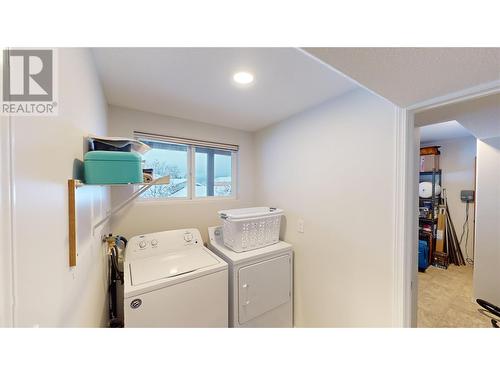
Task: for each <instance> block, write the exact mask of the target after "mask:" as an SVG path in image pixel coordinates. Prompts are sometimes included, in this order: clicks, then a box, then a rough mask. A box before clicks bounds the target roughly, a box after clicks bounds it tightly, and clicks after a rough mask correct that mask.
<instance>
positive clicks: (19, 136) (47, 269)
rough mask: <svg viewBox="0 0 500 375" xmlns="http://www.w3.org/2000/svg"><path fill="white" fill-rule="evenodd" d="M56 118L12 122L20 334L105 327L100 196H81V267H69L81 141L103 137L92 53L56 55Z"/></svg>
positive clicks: (83, 192) (92, 192)
mask: <svg viewBox="0 0 500 375" xmlns="http://www.w3.org/2000/svg"><path fill="white" fill-rule="evenodd" d="M58 89H59V101H58V108H59V115H58V116H56V117H13V118H12V131H13V134H12V136H13V147H14V152H13V172H14V176H13V177H14V181H15V188H14V194H15V198H14V199H15V201H14V211H13V213H14V215H13V220H14V275H15V278H14V292H15V316H14V319H15V321H14V324H15V325H16V326H35V325H39V326H51V327H55V326H57V327H67V326H73V327H81V326H91V327H95V326H102V325H104V324H105V322H106V319H107V302H106V301H107V296H106V283H107V281H106V272H107V269H106V256H105V252H104V249H103V248H102V247H101V243H100V238H99V236H100V233H99V232H97V233H96V236H95V237H93V236H92V234H91V226H92V222H93V221H95V220H96V219H98V218H99V217H100V216H101V214H102V213H103V212H104V210H105V208H106V206H107V205H108V203H109V202H108V201H109V199H108V192H107V190H105V189H103V188H90V187H84V188H81V189H79V190H78V192H77V200H78V202H77V206H78V214H77V217H78V227H77V230H78V261H77V266H76V268H73V269H70V268H69V266H68V206H67V200H68V194H67V180H68V179H69V178H72V177H73V176H74V168H75V166H76V165H77V163H75V159H79V160H82V158H83V153H84V136H85V135H87V134H88V133H97V134H105V133H106V104H105V100H104V97H103V95H102V91H101V86H100V83H99V80H98V78H97V75H96V71H95V67H94V63H93V60H92V56H91V53H90V51H89V50H87V49H60V50H59V87H58Z"/></svg>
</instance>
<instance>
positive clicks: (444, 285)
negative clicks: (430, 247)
mask: <svg viewBox="0 0 500 375" xmlns="http://www.w3.org/2000/svg"><path fill="white" fill-rule="evenodd" d="M472 272H473V267H472V266H461V267H457V266H454V265H450V266H449V267H448V269H447V270H443V269H440V268H436V267H432V266H430V267H429V268H428V269H427V270H426V271H425V272H424V273H422V272H419V273H418V316H417V319H418V320H417V326H418V327H422V328H438V327H456V328H467V327H491V323H490V320H489V319H488V318H487V317H485V316H484V315H482V314H481V313H480V312H478V311H477V309H478V308H479V305H478V304H477V303H476V302H475V301H474V300H473V296H472Z"/></svg>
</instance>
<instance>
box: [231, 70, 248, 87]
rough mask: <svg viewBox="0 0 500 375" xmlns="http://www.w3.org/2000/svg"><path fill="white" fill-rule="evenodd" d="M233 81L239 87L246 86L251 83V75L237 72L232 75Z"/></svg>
mask: <svg viewBox="0 0 500 375" xmlns="http://www.w3.org/2000/svg"><path fill="white" fill-rule="evenodd" d="M233 80H234V82H236V83H238V84H240V85H248V84H250V83H252V82H253V74H252V73H248V72H238V73H235V74H234V75H233Z"/></svg>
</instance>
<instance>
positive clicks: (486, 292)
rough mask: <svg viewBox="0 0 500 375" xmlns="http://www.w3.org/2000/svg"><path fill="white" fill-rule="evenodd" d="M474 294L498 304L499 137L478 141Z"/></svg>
mask: <svg viewBox="0 0 500 375" xmlns="http://www.w3.org/2000/svg"><path fill="white" fill-rule="evenodd" d="M476 202H477V206H476V207H477V208H476V261H475V264H474V294H475V297H476V298H482V299H486V300H488V301H490V302H492V303H494V304H496V305H500V137H497V138H490V139H487V140H478V141H477V195H476Z"/></svg>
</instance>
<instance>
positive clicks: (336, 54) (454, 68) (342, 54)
mask: <svg viewBox="0 0 500 375" xmlns="http://www.w3.org/2000/svg"><path fill="white" fill-rule="evenodd" d="M304 50H305V51H307V52H308V53H310V54H312V55H314V56H316V57H318V58H319V59H321V60H323V61H324V62H326V63H327V64H329V65H331V66H333V67H335V68H336V69H338V70H339V71H341V72H343V73H344V74H346V75H348V76H349V77H351V78H353V79H355V80H356V81H357V82H359V83H360V84H362V85H363V86H365V87H367V88H369V89H370V90H372V91H374V92H376V93H378V94H380V95H381V96H383V97H385V98H387V99H388V100H390V101H391V102H393V103H394V104H397V105H399V106H401V107H407V106H409V105H412V104H416V103H419V102H422V101H424V100H428V99H432V98H435V97H439V96H442V95H446V94H449V93H452V92H456V91H460V90H463V89H466V88H469V87H473V86H476V85H479V84H482V83H486V82H491V81H497V80H500V48H305V49H304Z"/></svg>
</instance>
